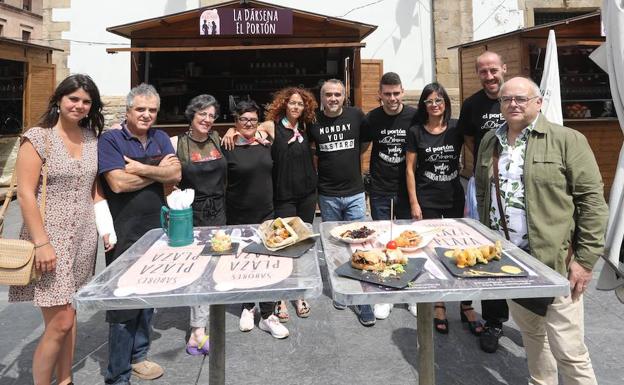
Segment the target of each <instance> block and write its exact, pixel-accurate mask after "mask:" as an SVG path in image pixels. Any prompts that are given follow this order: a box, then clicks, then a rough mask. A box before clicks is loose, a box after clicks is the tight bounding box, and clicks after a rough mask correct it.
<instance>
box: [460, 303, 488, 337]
mask: <svg viewBox="0 0 624 385" xmlns="http://www.w3.org/2000/svg"><path fill="white" fill-rule="evenodd" d="M459 311H460V313H459V314H460V316H461V321H462V322H465V323H467V324H468V330H470V333H472V334H474V335H475V336H477V337H478V336H480V335H481V333H483V325H482V324H481V321H470V320H468V316H467V315H466V312H467V311H474V309H473V308H472V306H468V307H464V305H460V308H459Z"/></svg>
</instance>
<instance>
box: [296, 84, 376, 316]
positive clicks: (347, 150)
mask: <svg viewBox="0 0 624 385" xmlns="http://www.w3.org/2000/svg"><path fill="white" fill-rule="evenodd" d="M344 103H345V87H344V84H343V83H342V81H340V80H338V79H330V80H327V81H326V82H325V83H323V86H322V87H321V106H322V110H321V111H318V113H317V123H316V124H315V125H313V126H312V127H310V129H309V131H308V135H309V140H310V143H311V145H312V146H313V147H315V152H314V158H313V161H314V165H315V167H316V170H317V172H318V185H317V188H318V200H319V207H320V209H321V217H322V218H323V221H361V220H364V219H366V197H365V195H364V184H363V182H362V171H361V168H360V153H361V151H360V135H361V133H362V132H363V131H364V130H365V129H366V119H365V117H364V113H363V112H362V111H361V110H360V109H358V108H353V107H346V106H345V105H344ZM334 307H335V308H336V309H340V310H342V309H345V308H346V306H344V305H342V304H339V303H337V302H334ZM355 311H356V313H357V314H358V318H359V320H360V323H362V325H364V326H372V325H374V324H375V317H374V316H373V311H372V307H371V306H370V305H361V306H356V308H355Z"/></svg>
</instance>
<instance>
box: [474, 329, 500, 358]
mask: <svg viewBox="0 0 624 385" xmlns="http://www.w3.org/2000/svg"><path fill="white" fill-rule="evenodd" d="M502 335H503V329H502V328H499V327H495V326H487V325H486V326H485V330H484V331H483V332H482V333H481V335H480V336H479V345H480V346H481V350H483V351H484V352H486V353H496V350H497V349H498V340H499V339H500V338H501V336H502Z"/></svg>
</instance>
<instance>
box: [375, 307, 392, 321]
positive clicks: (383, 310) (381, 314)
mask: <svg viewBox="0 0 624 385" xmlns="http://www.w3.org/2000/svg"><path fill="white" fill-rule="evenodd" d="M393 307H394V305H393V304H391V303H376V304H375V306H374V307H373V313H375V318H377V319H386V318H388V316H389V315H390V311H391V310H392V308H393Z"/></svg>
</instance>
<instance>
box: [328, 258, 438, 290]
mask: <svg viewBox="0 0 624 385" xmlns="http://www.w3.org/2000/svg"><path fill="white" fill-rule="evenodd" d="M425 262H427V260H426V259H425V258H410V259H409V261H408V263H407V265H405V266H404V269H405V273H403V274H401V275H400V277H399V278H398V279H397V278H396V277H391V278H385V279H382V278H380V277H379V275H377V274H375V273H373V272H370V271H364V270H360V269H354V268H353V267H351V261H348V262H346V263H344V264H342V265H340V266H338V268H337V269H336V274H338V275H339V276H341V277H347V278H352V279H357V280H358V281H363V282H368V283H373V284H376V285H383V286H388V287H393V288H395V289H403V288H404V287H406V286H407V285H408V284H409V283H410V282H411V281H413V280H414V279H416V278H417V277H418V276H419V275H420V274H422V273H423V271H425V269H424V266H425Z"/></svg>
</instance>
